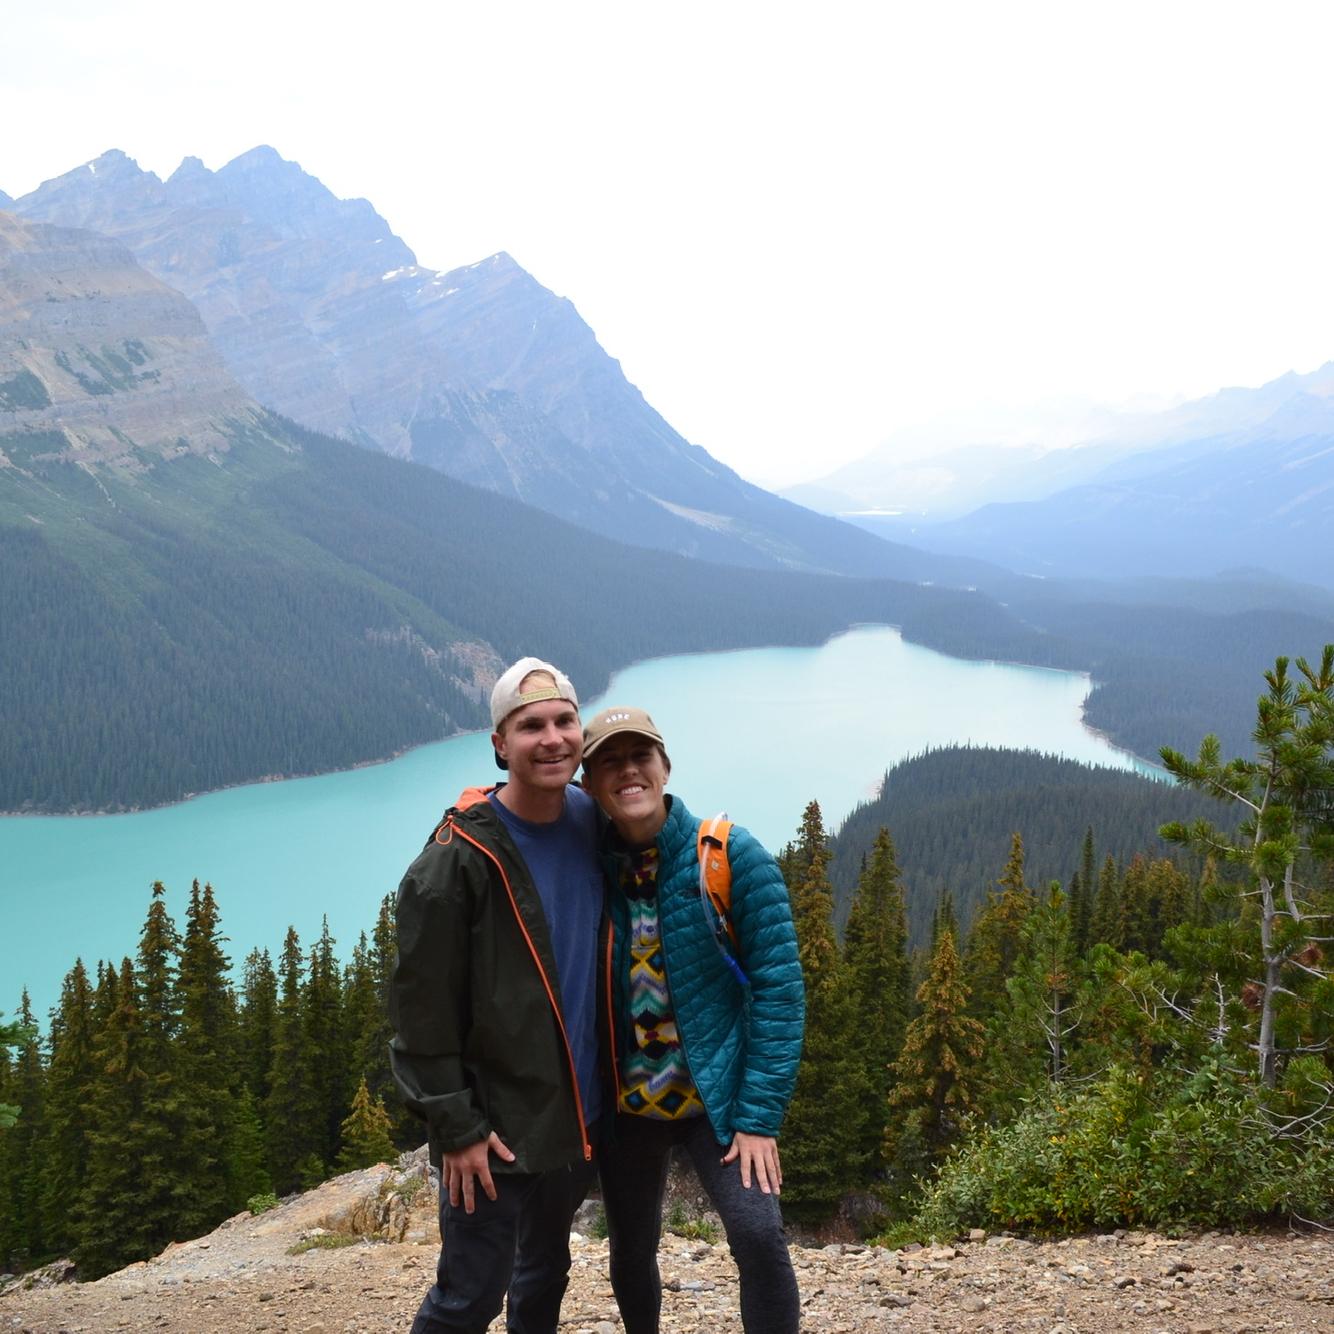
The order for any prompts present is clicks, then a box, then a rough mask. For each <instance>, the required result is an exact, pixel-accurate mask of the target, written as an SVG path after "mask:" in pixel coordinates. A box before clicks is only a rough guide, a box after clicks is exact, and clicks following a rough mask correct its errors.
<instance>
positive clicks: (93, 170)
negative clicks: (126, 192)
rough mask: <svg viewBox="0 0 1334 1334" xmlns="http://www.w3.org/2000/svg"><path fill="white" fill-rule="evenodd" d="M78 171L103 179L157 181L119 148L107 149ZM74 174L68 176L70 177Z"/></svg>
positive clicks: (149, 172) (155, 177)
mask: <svg viewBox="0 0 1334 1334" xmlns="http://www.w3.org/2000/svg"><path fill="white" fill-rule="evenodd" d="M79 170H83V171H86V172H88V174H89V175H91V176H101V177H102V178H103V179H106V178H108V177H110V178H112V179H119V180H133V179H134V178H135V177H137V176H151V177H152V178H153V180H155V181H156V180H158V178H157V176H155V175H154V174H153V173H152V172H151V171H145V170H144V169H143V168H142V167H141V166H140V165H139V164H138V163H137V162H136V161H135V160H134V159H133V158H132V157H131V156H130V155H129V154H128V153H124V152H122V151H121V150H120V149H119V148H108V149H107V151H106V152H105V153H103V154H102V155H101V156H100V157H95V158H93V160H92V161H91V162H85V163H84V164H83V167H82V168H77V167H76V168H75V172H77V171H79ZM75 172H70V173H68V174H69V175H71V176H72V175H74V174H75Z"/></svg>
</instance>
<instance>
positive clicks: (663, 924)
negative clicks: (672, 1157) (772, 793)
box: [606, 796, 806, 1144]
mask: <svg viewBox="0 0 1334 1334" xmlns="http://www.w3.org/2000/svg"><path fill="white" fill-rule="evenodd" d="M667 805H668V810H667V820H666V823H665V824H664V825H663V827H662V829H661V830H660V831H659V833H658V837H657V846H658V857H659V866H658V920H659V929H660V932H661V936H662V948H663V954H664V957H665V959H666V967H667V985H668V987H669V988H670V990H671V996H672V1006H673V1008H674V1010H675V1012H676V1025H677V1030H678V1032H679V1033H680V1035H681V1042H682V1045H683V1046H684V1048H685V1054H686V1060H687V1062H688V1063H689V1066H690V1073H691V1075H692V1077H693V1078H694V1081H695V1087H696V1088H697V1089H698V1090H699V1093H700V1098H701V1099H702V1101H703V1103H704V1109H705V1111H706V1112H707V1113H708V1116H709V1121H710V1123H711V1124H712V1126H713V1132H714V1134H715V1135H716V1136H717V1138H718V1141H719V1143H721V1144H728V1143H730V1142H731V1140H732V1137H733V1135H734V1134H735V1132H736V1131H738V1130H740V1131H745V1132H747V1133H748V1134H752V1135H775V1136H776V1135H777V1134H778V1131H779V1127H780V1126H781V1125H782V1123H783V1114H784V1112H786V1110H787V1104H788V1102H789V1100H790V1099H791V1097H792V1090H793V1087H794V1086H795V1084H796V1082H797V1066H798V1064H799V1062H800V1060H801V1039H802V1033H803V1031H804V1028H805V1022H806V992H805V988H804V986H803V984H802V979H801V964H800V963H799V962H798V959H797V935H796V931H795V930H794V929H793V926H792V910H791V907H790V905H789V903H788V896H787V887H786V885H784V883H783V877H782V875H781V874H780V872H779V870H778V865H777V863H776V862H775V861H774V859H773V858H772V857H771V856H770V855H769V854H768V853H767V852H766V851H765V850H764V848H762V847H761V846H760V844H759V843H758V842H757V841H756V839H755V838H754V836H753V835H751V834H750V833H748V832H747V831H746V830H745V829H742V828H741V827H740V826H737V825H734V826H733V827H732V832H731V837H730V838H729V839H728V844H727V850H728V859H729V861H730V862H731V866H732V921H733V924H734V925H735V927H736V932H737V951H736V952H737V957H738V959H739V960H740V963H741V966H742V968H743V969H744V970H745V972H746V976H747V978H748V979H749V985H748V986H742V984H741V983H740V982H739V981H738V980H737V979H736V977H735V976H734V975H733V974H732V972H731V970H730V969H729V968H728V966H727V963H726V961H725V960H724V958H723V956H722V953H721V951H720V950H719V949H718V945H717V943H716V942H715V940H714V938H713V934H712V931H711V930H710V927H709V923H708V920H707V918H706V917H705V913H704V909H703V906H702V905H701V903H700V898H699V863H698V861H697V859H696V852H695V846H696V839H697V836H698V831H699V825H700V822H699V821H698V820H697V819H695V817H694V816H693V815H691V814H690V812H689V811H688V810H686V808H685V804H684V803H683V802H682V801H681V799H680V798H679V797H671V796H669V797H667ZM608 834H609V839H608V843H607V845H606V866H607V873H608V878H609V881H610V884H611V895H610V916H611V939H610V942H609V945H608V948H609V950H610V952H611V961H610V969H609V972H610V979H609V984H610V987H611V993H612V996H611V1000H612V1003H611V1006H610V1007H609V1008H610V1011H611V1014H612V1047H611V1050H612V1052H613V1054H614V1056H615V1069H614V1073H615V1072H616V1071H618V1070H619V1063H620V1060H621V1059H622V1057H623V1055H624V1053H625V1051H626V1046H625V1044H626V1043H627V1042H628V1041H629V1040H630V1022H629V1012H630V1010H629V998H628V983H629V976H630V963H629V908H628V906H627V904H626V901H625V896H624V895H623V894H622V893H621V892H620V883H621V871H622V869H623V868H624V866H625V864H626V862H627V860H628V853H627V852H626V851H625V850H624V849H622V848H620V847H619V842H618V840H617V839H616V838H615V833H614V831H613V830H608Z"/></svg>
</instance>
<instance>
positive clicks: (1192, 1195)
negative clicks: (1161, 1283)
mask: <svg viewBox="0 0 1334 1334" xmlns="http://www.w3.org/2000/svg"><path fill="white" fill-rule="evenodd" d="M1332 1148H1334V1142H1331V1138H1330V1137H1329V1136H1328V1134H1327V1132H1326V1133H1325V1134H1324V1135H1323V1136H1308V1137H1307V1139H1306V1141H1305V1142H1303V1143H1297V1142H1293V1141H1285V1140H1283V1139H1281V1138H1278V1137H1276V1136H1275V1134H1274V1132H1273V1129H1272V1122H1271V1121H1270V1120H1269V1119H1267V1118H1266V1116H1265V1115H1264V1109H1263V1108H1262V1106H1261V1105H1260V1103H1258V1102H1257V1101H1256V1100H1255V1099H1254V1097H1253V1095H1252V1094H1251V1093H1250V1092H1249V1091H1248V1090H1247V1089H1246V1088H1245V1087H1243V1086H1242V1085H1240V1084H1238V1083H1237V1082H1236V1081H1235V1080H1233V1079H1232V1078H1230V1077H1229V1076H1226V1075H1223V1074H1220V1073H1219V1072H1218V1071H1217V1070H1206V1071H1204V1072H1202V1073H1201V1074H1199V1075H1197V1076H1195V1077H1193V1078H1191V1079H1189V1080H1182V1079H1180V1078H1179V1077H1177V1078H1172V1077H1169V1076H1162V1075H1160V1076H1157V1077H1154V1078H1149V1077H1146V1076H1144V1075H1140V1074H1136V1073H1134V1072H1132V1071H1130V1070H1127V1069H1125V1068H1113V1069H1112V1070H1111V1071H1110V1072H1109V1073H1108V1074H1107V1075H1105V1076H1104V1077H1103V1078H1102V1079H1101V1080H1100V1081H1099V1083H1098V1084H1096V1085H1094V1086H1093V1087H1092V1088H1090V1089H1089V1090H1087V1091H1085V1092H1081V1093H1077V1094H1073V1095H1072V1094H1071V1093H1070V1092H1069V1091H1067V1090H1062V1089H1057V1090H1054V1091H1051V1092H1049V1093H1048V1094H1046V1095H1044V1096H1043V1097H1042V1098H1040V1099H1039V1100H1037V1101H1035V1102H1033V1103H1031V1104H1030V1105H1029V1106H1028V1108H1027V1109H1026V1110H1025V1111H1024V1112H1023V1114H1022V1115H1020V1116H1019V1117H1018V1118H1017V1119H1016V1120H1015V1121H1013V1122H1011V1123H1010V1124H1008V1125H1005V1126H1001V1127H987V1128H984V1129H982V1130H981V1131H980V1132H979V1133H977V1134H975V1135H974V1136H973V1137H972V1138H971V1139H970V1140H969V1141H968V1142H967V1144H966V1145H965V1146H964V1147H963V1148H962V1149H961V1150H960V1151H959V1152H958V1153H956V1154H955V1155H954V1156H953V1157H951V1158H950V1159H948V1160H947V1161H946V1162H945V1164H944V1165H943V1166H942V1168H941V1170H940V1172H939V1174H938V1175H937V1177H936V1179H935V1180H934V1181H933V1182H932V1183H931V1184H930V1185H929V1186H928V1187H927V1188H926V1191H925V1193H924V1196H923V1199H922V1203H921V1206H920V1208H919V1210H918V1212H917V1215H916V1217H915V1218H914V1219H913V1220H912V1223H911V1224H910V1225H908V1230H911V1231H916V1232H918V1233H921V1234H923V1235H930V1236H937V1237H946V1236H954V1235H956V1234H957V1233H959V1232H961V1231H963V1230H964V1229H966V1228H968V1227H983V1226H985V1227H990V1228H1007V1229H1018V1230H1022V1231H1028V1232H1034V1233H1055V1232H1071V1231H1078V1230H1082V1229H1088V1228H1111V1227H1118V1226H1120V1227H1151V1228H1156V1229H1159V1230H1166V1231H1174V1230H1178V1229H1181V1228H1184V1227H1188V1226H1190V1227H1216V1226H1219V1225H1223V1224H1229V1223H1244V1222H1250V1221H1256V1220H1258V1219H1260V1218H1263V1217H1265V1216H1267V1215H1270V1214H1272V1213H1274V1212H1276V1211H1279V1210H1288V1211H1292V1210H1297V1209H1298V1205H1299V1202H1300V1206H1301V1208H1302V1209H1304V1210H1305V1211H1306V1212H1307V1213H1308V1215H1309V1216H1319V1215H1321V1214H1328V1213H1329V1212H1330V1211H1331V1210H1332V1209H1334V1168H1331V1167H1330V1166H1329V1158H1330V1156H1331V1155H1330V1150H1331V1149H1332Z"/></svg>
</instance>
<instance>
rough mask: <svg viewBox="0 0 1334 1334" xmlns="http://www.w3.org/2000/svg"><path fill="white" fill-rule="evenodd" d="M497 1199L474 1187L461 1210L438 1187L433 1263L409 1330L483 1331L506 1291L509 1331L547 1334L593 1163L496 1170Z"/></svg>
mask: <svg viewBox="0 0 1334 1334" xmlns="http://www.w3.org/2000/svg"><path fill="white" fill-rule="evenodd" d="M492 1180H493V1181H494V1182H495V1186H496V1198H495V1199H494V1200H488V1199H487V1198H486V1194H485V1192H484V1191H483V1190H482V1188H481V1186H480V1185H479V1186H478V1187H477V1207H476V1209H475V1211H474V1212H473V1213H471V1214H467V1213H464V1211H463V1206H462V1205H461V1204H460V1205H459V1207H458V1208H455V1207H454V1206H453V1205H452V1204H450V1202H449V1192H448V1191H447V1190H446V1189H445V1188H444V1185H443V1183H442V1184H441V1187H440V1264H439V1266H438V1267H437V1268H436V1274H435V1286H434V1287H433V1288H432V1289H431V1290H430V1291H429V1292H428V1293H427V1294H426V1299H425V1301H423V1302H422V1304H421V1309H420V1310H419V1311H418V1312H417V1318H416V1319H415V1320H414V1321H413V1322H412V1334H444V1331H446V1330H448V1331H450V1334H482V1331H483V1330H485V1329H486V1327H487V1325H489V1324H490V1323H491V1321H492V1320H494V1319H495V1317H496V1316H497V1315H499V1314H500V1304H501V1302H502V1300H504V1298H505V1296H506V1294H507V1293H508V1296H509V1305H508V1310H507V1313H506V1325H505V1327H506V1329H508V1330H509V1331H510V1334H554V1331H555V1329H556V1325H557V1323H558V1322H559V1320H560V1302H561V1298H562V1297H563V1296H564V1295H565V1287H566V1284H567V1283H568V1282H569V1279H570V1224H571V1223H572V1222H573V1220H574V1211H575V1210H576V1209H577V1208H578V1207H579V1206H580V1204H582V1203H583V1199H584V1196H585V1195H586V1194H588V1187H589V1185H590V1184H591V1183H592V1180H593V1164H592V1163H583V1162H579V1163H575V1164H573V1165H572V1166H570V1167H563V1168H560V1169H558V1170H556V1171H554V1172H541V1173H525V1174H521V1173H511V1174H505V1173H502V1172H496V1173H494V1174H493V1176H492Z"/></svg>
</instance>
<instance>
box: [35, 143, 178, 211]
mask: <svg viewBox="0 0 1334 1334" xmlns="http://www.w3.org/2000/svg"><path fill="white" fill-rule="evenodd" d="M161 191H162V182H161V181H160V180H159V179H158V178H157V176H155V175H154V174H153V173H152V172H151V171H144V170H143V168H142V167H140V166H139V164H138V163H137V162H136V161H135V160H134V159H133V158H132V157H130V156H129V155H128V154H127V153H123V152H121V150H120V149H119V148H112V149H108V150H107V151H106V152H105V153H103V154H102V155H101V156H100V157H95V158H93V160H92V161H91V162H85V163H84V164H83V165H82V166H79V167H75V168H74V169H73V171H67V172H66V173H65V174H64V175H63V176H55V177H53V178H52V179H51V180H49V181H43V182H42V183H41V185H39V186H38V187H37V189H35V190H33V191H32V192H31V193H30V194H26V195H24V196H23V197H22V198H21V199H18V200H16V201H15V204H16V206H17V208H18V209H19V210H20V211H21V212H23V213H24V214H26V215H28V216H29V217H35V218H39V219H42V220H43V221H48V222H59V223H61V224H63V225H65V226H71V227H90V228H92V229H93V230H95V231H97V230H106V221H107V218H108V215H109V213H110V212H112V211H114V210H120V211H125V210H130V209H143V208H151V207H152V206H153V204H154V203H155V202H156V200H157V198H158V196H159V195H160V194H161Z"/></svg>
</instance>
